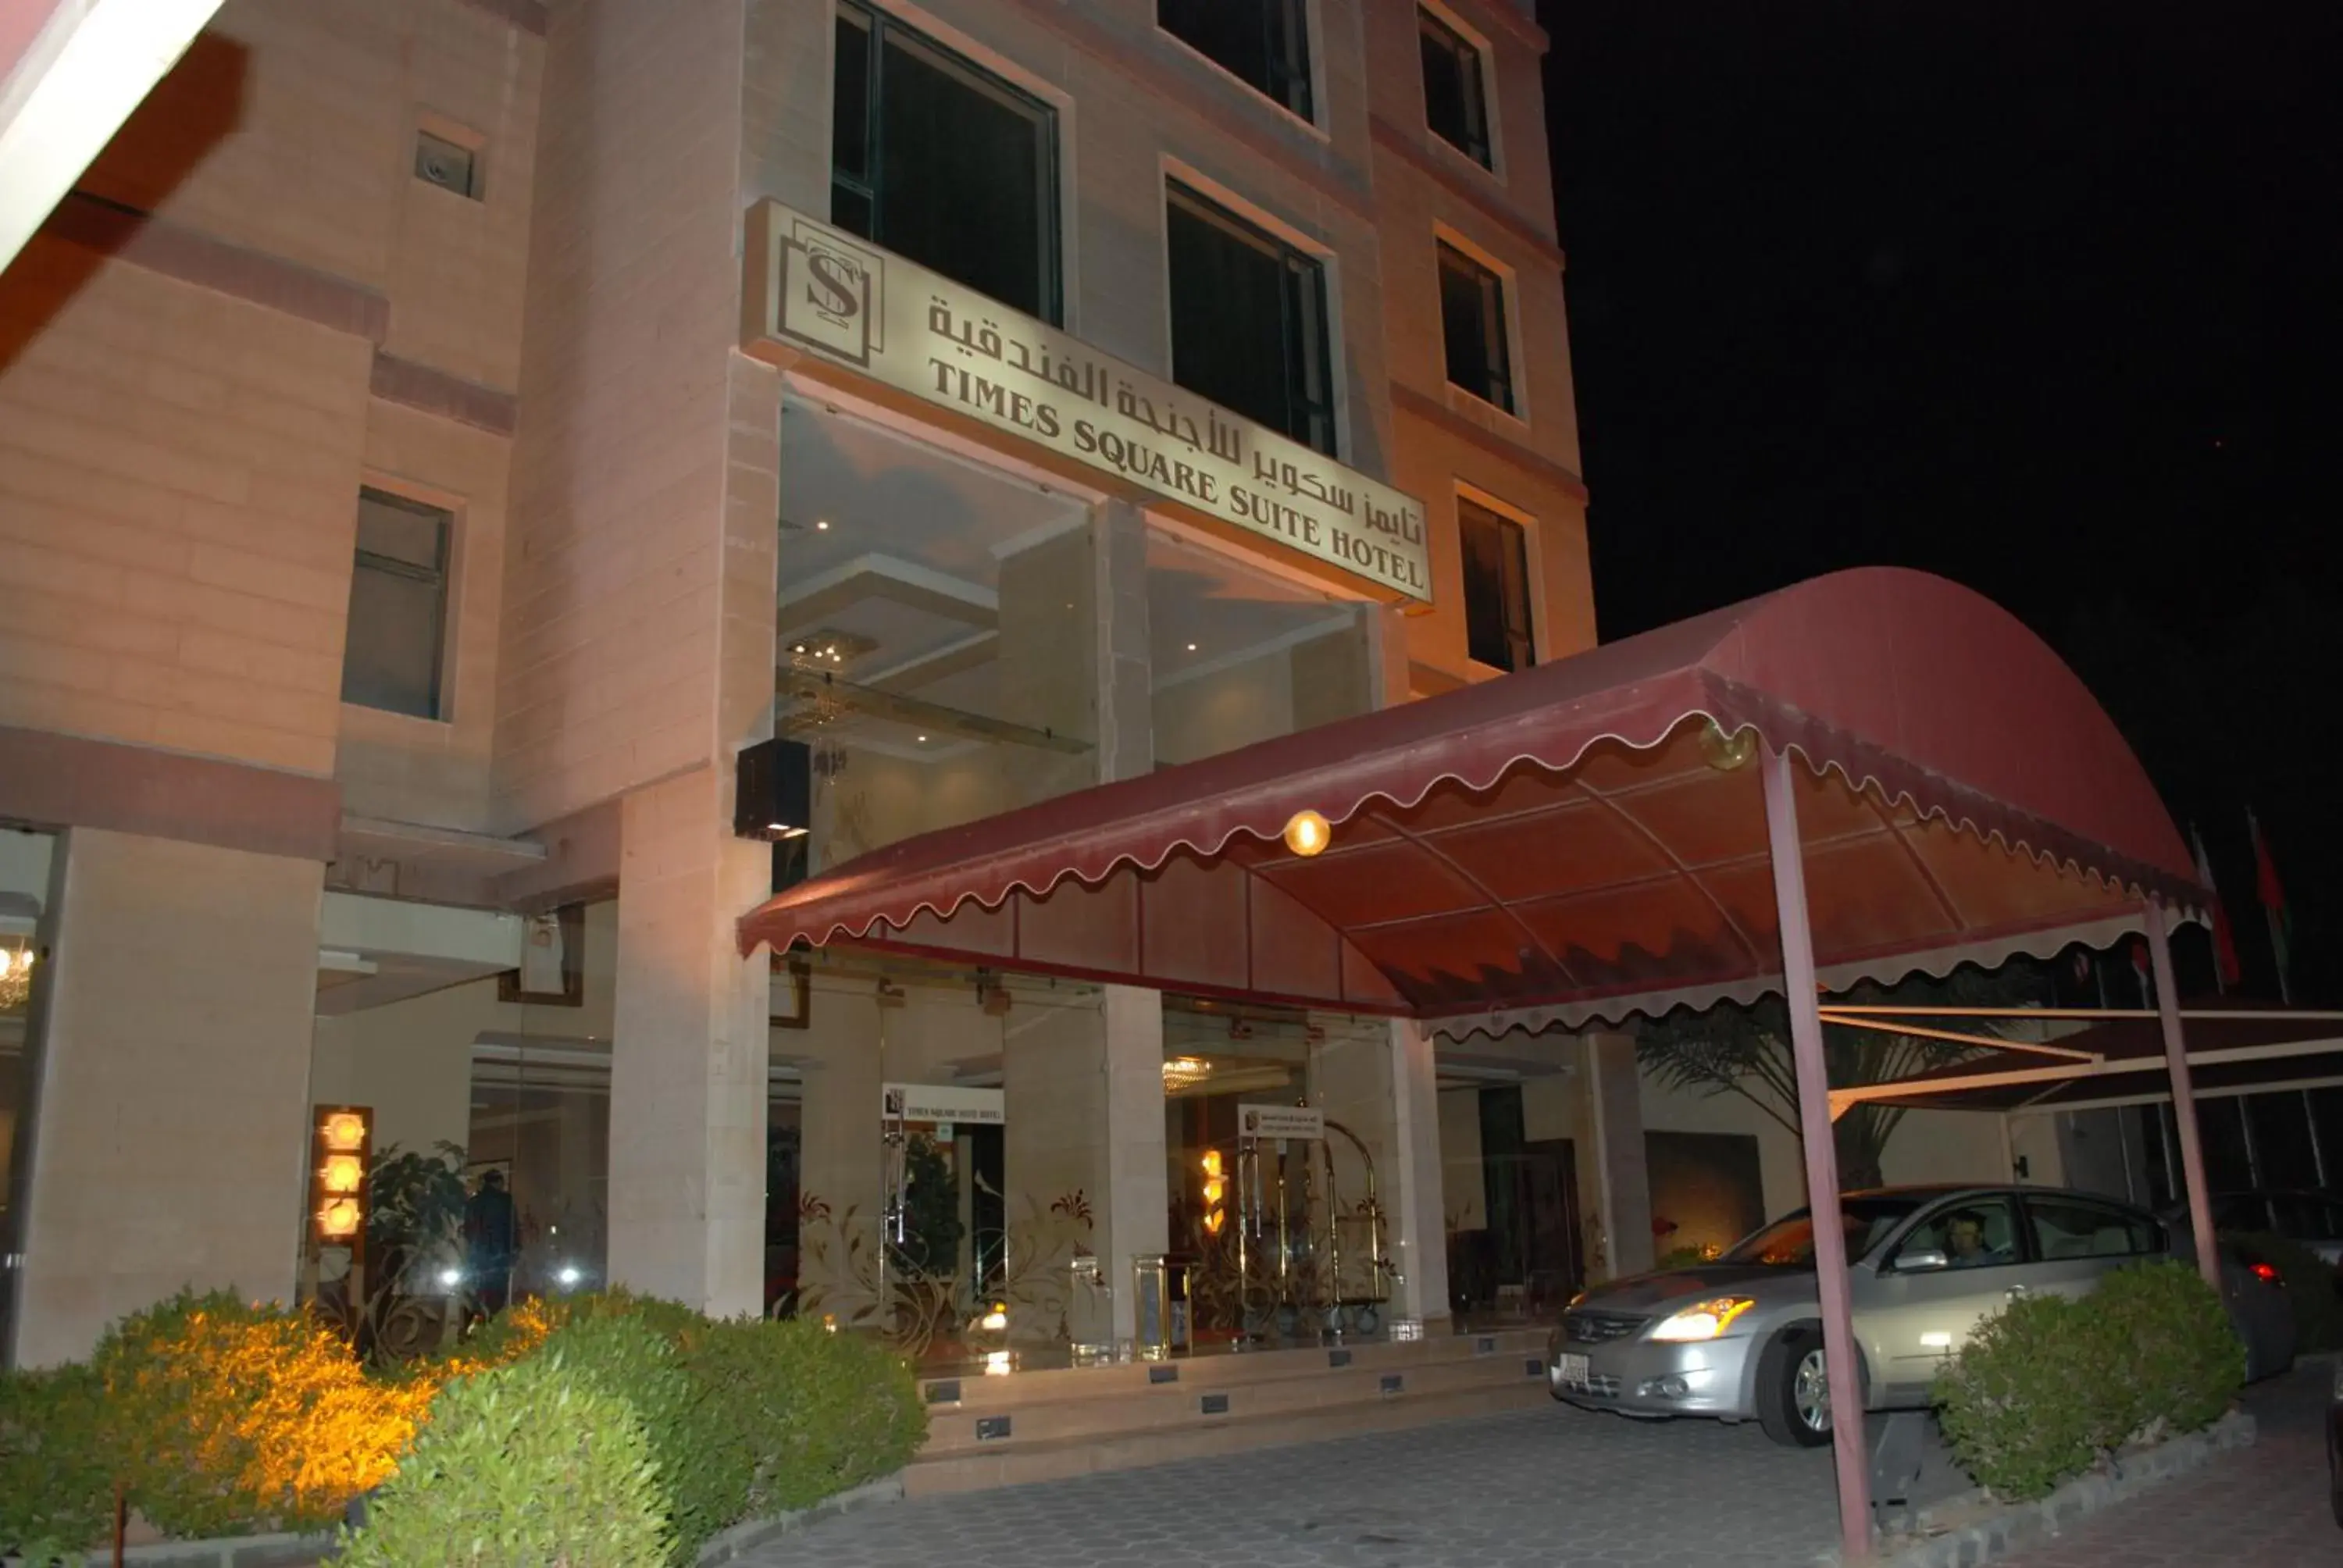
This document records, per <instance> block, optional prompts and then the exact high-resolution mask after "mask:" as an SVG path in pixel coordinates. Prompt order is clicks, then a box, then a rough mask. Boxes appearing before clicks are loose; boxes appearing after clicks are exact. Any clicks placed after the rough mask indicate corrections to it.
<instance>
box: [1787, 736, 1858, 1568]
mask: <svg viewBox="0 0 2343 1568" xmlns="http://www.w3.org/2000/svg"><path fill="white" fill-rule="evenodd" d="M1763 767H1764V769H1765V841H1766V846H1767V848H1768V849H1769V850H1770V851H1771V853H1772V857H1773V861H1774V903H1775V909H1776V910H1777V911H1778V913H1779V914H1780V917H1781V925H1782V985H1783V989H1784V990H1785V991H1786V992H1787V993H1788V994H1787V1000H1788V1002H1789V1007H1790V1048H1791V1055H1792V1058H1793V1060H1795V1063H1796V1065H1797V1072H1798V1129H1799V1133H1800V1136H1801V1138H1802V1139H1803V1140H1804V1141H1805V1158H1806V1203H1807V1206H1808V1208H1809V1209H1810V1210H1811V1211H1812V1213H1813V1215H1814V1234H1815V1280H1816V1282H1817V1283H1818V1284H1819V1286H1820V1288H1821V1293H1822V1308H1823V1363H1824V1365H1825V1368H1826V1369H1827V1370H1828V1372H1829V1374H1830V1403H1831V1450H1832V1453H1833V1456H1834V1457H1835V1459H1836V1461H1837V1466H1838V1527H1839V1541H1840V1544H1841V1547H1842V1549H1843V1551H1844V1553H1845V1561H1847V1562H1849V1563H1854V1562H1860V1561H1862V1560H1864V1559H1866V1558H1868V1557H1869V1556H1870V1555H1871V1471H1870V1466H1869V1462H1868V1461H1867V1459H1866V1458H1865V1452H1864V1429H1863V1383H1862V1380H1861V1374H1860V1373H1859V1372H1857V1371H1856V1365H1857V1363H1856V1360H1855V1318H1854V1313H1853V1312H1852V1311H1851V1310H1850V1307H1849V1303H1848V1297H1847V1278H1846V1231H1845V1227H1844V1225H1843V1223H1842V1222H1841V1221H1840V1218H1839V1206H1838V1147H1837V1144H1836V1143H1835V1141H1834V1140H1833V1136H1832V1132H1831V1114H1830V1070H1829V1068H1828V1067H1827V1066H1826V1065H1825V1061H1824V1060H1823V1020H1822V1011H1821V1005H1820V998H1819V995H1818V993H1817V992H1816V990H1815V939H1814V931H1813V930H1812V928H1811V927H1810V926H1809V925H1808V923H1807V919H1806V867H1805V858H1804V854H1803V851H1802V850H1801V849H1800V847H1799V842H1798V802H1797V798H1796V797H1795V795H1794V794H1793V793H1792V792H1791V791H1792V780H1791V777H1790V758H1789V754H1788V753H1787V752H1784V751H1776V750H1775V749H1773V748H1772V747H1770V746H1769V747H1766V748H1765V753H1764V762H1763Z"/></svg>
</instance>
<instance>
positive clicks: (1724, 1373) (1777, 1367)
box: [1546, 1187, 2294, 1447]
mask: <svg viewBox="0 0 2343 1568" xmlns="http://www.w3.org/2000/svg"><path fill="white" fill-rule="evenodd" d="M1839 1212H1840V1218H1841V1222H1842V1224H1843V1225H1844V1226H1845V1233H1846V1255H1847V1262H1848V1284H1849V1288H1850V1294H1851V1295H1852V1297H1853V1305H1854V1316H1855V1342H1856V1348H1857V1350H1858V1352H1859V1354H1860V1362H1859V1364H1860V1366H1861V1369H1862V1375H1863V1380H1864V1406H1865V1409H1867V1410H1894V1409H1912V1408H1920V1407H1924V1406H1926V1404H1927V1403H1928V1391H1929V1385H1930V1384H1931V1383H1932V1382H1934V1381H1935V1378H1936V1372H1937V1371H1938V1370H1939V1369H1940V1368H1941V1367H1942V1366H1943V1365H1944V1362H1945V1358H1946V1356H1947V1355H1949V1354H1950V1353H1951V1352H1953V1351H1954V1350H1955V1349H1956V1348H1957V1347H1958V1346H1959V1345H1960V1344H1961V1343H1962V1342H1965V1341H1966V1340H1967V1338H1968V1337H1969V1334H1970V1332H1971V1331H1972V1330H1974V1329H1975V1328H1976V1325H1977V1323H1978V1322H1981V1321H1982V1320H1984V1319H1985V1318H1987V1317H1989V1316H1991V1315H1992V1314H1994V1313H1995V1312H1999V1311H2000V1310H2001V1309H2002V1308H2003V1306H2005V1305H2006V1303H2008V1302H2012V1301H2016V1300H2017V1299H2019V1298H2021V1297H2024V1296H2026V1295H2027V1294H2054V1293H2055V1294H2059V1295H2069V1296H2079V1295H2083V1294H2086V1293H2087V1292H2089V1291H2091V1290H2092V1289H2093V1288H2095V1287H2096V1286H2097V1283H2098V1282H2099V1280H2100V1278H2101V1276H2103V1275H2104V1274H2106V1273H2107V1272H2108V1271H2111V1270H2114V1269H2117V1268H2121V1267H2123V1266H2124V1265H2125V1264H2127V1263H2132V1262H2137V1261H2140V1260H2142V1259H2146V1258H2161V1257H2184V1258H2186V1257H2188V1256H2193V1254H2192V1253H2191V1252H2190V1243H2189V1242H2188V1241H2187V1238H2186V1237H2185V1236H2182V1235H2180V1234H2179V1233H2178V1232H2177V1231H2173V1230H2170V1229H2168V1228H2167V1227H2166V1226H2165V1225H2164V1224H2163V1223H2162V1222H2160V1221H2157V1219H2156V1217H2155V1216H2154V1215H2152V1214H2149V1213H2147V1212H2146V1211H2142V1210H2139V1209H2136V1208H2133V1207H2131V1206H2130V1205H2128V1204H2125V1203H2119V1202H2117V1201H2113V1200H2110V1199H2107V1198H2100V1197H2096V1196H2093V1195H2090V1194H2087V1193H2082V1192H2074V1191H2065V1190H2063V1189H2057V1188H2041V1187H2024V1188H2021V1187H1903V1188H1886V1189H1882V1190H1879V1191H1868V1192H1851V1193H1848V1194H1847V1195H1846V1196H1845V1198H1843V1199H1841V1200H1840V1203H1839ZM2225 1267H2226V1268H2227V1273H2228V1275H2229V1280H2228V1290H2227V1295H2228V1297H2229V1301H2228V1302H2227V1305H2228V1308H2229V1313H2230V1318H2231V1321H2232V1323H2233V1324H2234V1325H2235V1326H2236V1328H2237V1332H2238V1333H2239V1335H2240V1337H2242V1338H2243V1339H2244V1340H2245V1341H2246V1343H2247V1352H2248V1356H2247V1360H2248V1375H2249V1376H2253V1375H2267V1374H2268V1373H2270V1372H2277V1371H2279V1370H2282V1368H2283V1367H2284V1366H2287V1365H2290V1364H2292V1362H2293V1359H2294V1324H2293V1319H2292V1316H2291V1313H2290V1312H2289V1311H2288V1307H2287V1303H2286V1301H2285V1298H2284V1296H2283V1294H2282V1293H2281V1292H2280V1290H2279V1288H2278V1286H2277V1285H2276V1284H2275V1283H2273V1282H2270V1281H2268V1279H2266V1278H2264V1277H2260V1276H2258V1275H2256V1274H2255V1273H2253V1272H2251V1271H2248V1270H2247V1269H2245V1268H2243V1267H2240V1266H2239V1265H2238V1264H2237V1261H2235V1260H2233V1259H2232V1260H2227V1261H2226V1263H2225ZM1821 1316H1822V1314H1821V1309H1820V1306H1819V1304H1818V1293H1817V1291H1816V1288H1815V1272H1814V1226H1813V1223H1812V1221H1810V1219H1809V1218H1808V1215H1807V1213H1806V1211H1805V1210H1800V1211H1797V1212H1796V1213H1795V1214H1792V1215H1789V1216H1788V1217H1787V1218H1785V1219H1782V1220H1779V1221H1775V1223H1773V1224H1771V1225H1768V1226H1766V1227H1765V1229H1764V1230H1762V1231H1757V1232H1756V1233H1755V1235H1753V1236H1751V1237H1749V1238H1748V1239H1747V1240H1746V1241H1743V1242H1741V1243H1740V1245H1738V1246H1736V1247H1735V1248H1734V1249H1733V1250H1732V1251H1728V1252H1726V1253H1725V1255H1724V1256H1723V1257H1721V1258H1719V1259H1717V1260H1716V1261H1715V1262H1713V1263H1702V1264H1699V1265H1697V1266H1695V1267H1693V1268H1688V1269H1670V1270H1664V1271H1659V1272H1655V1273H1649V1274H1640V1275H1637V1276H1635V1277H1634V1278H1632V1279H1624V1280H1616V1281H1612V1282H1605V1283H1604V1284H1602V1285H1599V1286H1597V1287H1595V1288H1594V1289H1593V1290H1591V1291H1588V1292H1584V1293H1582V1294H1581V1295H1580V1296H1579V1297H1578V1298H1577V1299H1576V1300H1575V1301H1574V1302H1572V1303H1571V1305H1570V1308H1569V1310H1568V1311H1567V1312H1564V1315H1563V1321H1562V1322H1561V1323H1560V1324H1559V1325H1557V1326H1556V1327H1555V1329H1554V1333H1553V1335H1552V1337H1551V1338H1550V1339H1549V1341H1548V1342H1547V1355H1546V1378H1547V1382H1548V1386H1549V1387H1550V1388H1551V1389H1552V1391H1553V1393H1554V1398H1556V1399H1558V1400H1564V1401H1566V1402H1570V1403H1573V1404H1581V1405H1587V1406H1592V1407H1595V1408H1600V1409H1604V1410H1613V1411H1617V1412H1621V1413H1623V1414H1626V1415H1636V1416H1647V1417H1649V1416H1672V1415H1700V1416H1711V1417H1716V1418H1719V1419H1722V1420H1725V1421H1728V1422H1740V1421H1751V1420H1754V1421H1755V1422H1758V1423H1760V1424H1761V1425H1762V1426H1763V1427H1764V1428H1765V1432H1766V1435H1767V1436H1769V1437H1771V1438H1773V1439H1774V1440H1775V1442H1782V1443H1786V1444H1792V1445H1795V1446H1800V1447H1815V1446H1819V1445H1821V1444H1823V1443H1825V1442H1829V1441H1830V1433H1831V1417H1830V1385H1829V1380H1828V1378H1827V1376H1826V1374H1825V1372H1824V1367H1823V1338H1822V1322H1821Z"/></svg>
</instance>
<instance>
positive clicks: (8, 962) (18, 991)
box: [0, 947, 33, 1012]
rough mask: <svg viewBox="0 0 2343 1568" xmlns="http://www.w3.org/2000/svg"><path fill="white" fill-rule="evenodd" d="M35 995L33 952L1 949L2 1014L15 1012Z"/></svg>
mask: <svg viewBox="0 0 2343 1568" xmlns="http://www.w3.org/2000/svg"><path fill="white" fill-rule="evenodd" d="M32 994H33V950H32V949H30V948H26V947H13V948H0V1012H15V1010H17V1009H19V1008H21V1007H23V1006H24V1005H25V1001H26V1000H27V999H28V998H30V997H31V996H32Z"/></svg>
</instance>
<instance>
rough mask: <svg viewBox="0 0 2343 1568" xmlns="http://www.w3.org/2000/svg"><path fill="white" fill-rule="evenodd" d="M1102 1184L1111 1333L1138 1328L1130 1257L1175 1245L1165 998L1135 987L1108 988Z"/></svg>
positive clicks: (1127, 1334)
mask: <svg viewBox="0 0 2343 1568" xmlns="http://www.w3.org/2000/svg"><path fill="white" fill-rule="evenodd" d="M1103 1021H1104V1024H1105V1027H1104V1029H1103V1030H1101V1036H1102V1039H1101V1044H1102V1045H1103V1047H1104V1049H1105V1083H1104V1091H1105V1092H1104V1094H1103V1095H1102V1096H1101V1098H1102V1099H1103V1101H1104V1102H1105V1103H1104V1107H1103V1109H1104V1111H1105V1115H1104V1118H1103V1121H1104V1128H1103V1131H1104V1132H1105V1135H1106V1137H1105V1143H1106V1147H1105V1156H1106V1158H1105V1162H1104V1164H1105V1176H1106V1181H1105V1182H1104V1191H1103V1192H1102V1193H1101V1197H1100V1201H1099V1203H1098V1205H1097V1209H1096V1212H1097V1214H1098V1217H1099V1221H1100V1224H1101V1231H1102V1232H1103V1234H1102V1237H1101V1243H1100V1246H1099V1256H1100V1257H1101V1259H1103V1260H1104V1261H1105V1264H1106V1268H1107V1271H1108V1274H1107V1277H1108V1279H1109V1281H1110V1282H1111V1283H1112V1285H1113V1288H1114V1337H1115V1340H1116V1342H1118V1343H1119V1342H1122V1341H1125V1340H1129V1339H1131V1338H1132V1337H1133V1336H1134V1335H1135V1334H1136V1333H1137V1332H1138V1330H1137V1316H1136V1310H1137V1303H1136V1302H1135V1300H1134V1296H1135V1293H1136V1291H1135V1287H1134V1286H1133V1284H1132V1282H1131V1260H1133V1259H1134V1258H1140V1257H1146V1256H1150V1255H1153V1256H1161V1254H1162V1253H1163V1252H1164V1251H1167V1250H1168V1249H1169V1248H1170V1247H1171V1244H1172V1240H1171V1236H1172V1228H1171V1197H1170V1186H1169V1182H1170V1174H1169V1171H1168V1161H1169V1160H1170V1158H1171V1154H1170V1151H1169V1150H1168V1148H1167V1147H1166V1145H1165V1140H1164V1135H1163V998H1162V996H1161V993H1159V992H1156V991H1152V990H1142V989H1141V988H1140V987H1137V986H1127V985H1111V986H1109V987H1107V988H1106V997H1105V1005H1104V1009H1103Z"/></svg>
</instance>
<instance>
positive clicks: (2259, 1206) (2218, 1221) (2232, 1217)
mask: <svg viewBox="0 0 2343 1568" xmlns="http://www.w3.org/2000/svg"><path fill="white" fill-rule="evenodd" d="M2173 1201H2175V1202H2177V1203H2186V1202H2187V1201H2188V1194H2187V1193H2186V1192H2183V1193H2181V1194H2180V1195H2179V1196H2178V1197H2177V1198H2176V1199H2174V1200H2173ZM2269 1228H2270V1213H2269V1203H2268V1200H2266V1199H2264V1198H2263V1197H2262V1196H2261V1195H2260V1194H2259V1193H2256V1192H2232V1193H2230V1194H2229V1195H2228V1196H2227V1197H2226V1198H2216V1199H2214V1200H2213V1229H2215V1230H2216V1231H2267V1230H2268V1229H2269Z"/></svg>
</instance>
